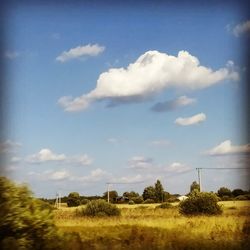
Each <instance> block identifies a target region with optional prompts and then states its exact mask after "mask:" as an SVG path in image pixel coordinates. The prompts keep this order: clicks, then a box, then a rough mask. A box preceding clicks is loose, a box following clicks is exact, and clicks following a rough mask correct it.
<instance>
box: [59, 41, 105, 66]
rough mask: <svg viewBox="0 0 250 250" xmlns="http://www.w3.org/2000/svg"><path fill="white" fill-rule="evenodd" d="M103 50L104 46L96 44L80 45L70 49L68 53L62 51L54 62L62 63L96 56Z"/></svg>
mask: <svg viewBox="0 0 250 250" xmlns="http://www.w3.org/2000/svg"><path fill="white" fill-rule="evenodd" d="M104 50H105V47H104V46H100V45H98V44H93V45H92V44H88V45H80V46H78V47H75V48H72V49H70V50H68V51H63V52H62V53H61V54H60V55H59V56H58V57H57V58H56V61H58V62H61V63H64V62H67V61H69V60H73V59H77V58H78V59H79V58H85V57H88V56H97V55H99V54H100V53H102V52H103V51H104Z"/></svg>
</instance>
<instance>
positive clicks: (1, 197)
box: [0, 177, 59, 249]
mask: <svg viewBox="0 0 250 250" xmlns="http://www.w3.org/2000/svg"><path fill="white" fill-rule="evenodd" d="M0 217H1V220H0V232H1V233H0V249H57V248H58V247H57V246H56V244H57V243H58V242H59V241H58V240H57V238H58V237H59V236H58V234H57V229H56V227H55V225H54V222H53V214H52V211H51V206H50V205H49V204H48V203H45V202H43V201H41V200H39V199H36V198H34V197H33V196H32V194H31V192H30V191H29V189H28V188H27V187H26V186H23V185H16V184H14V183H12V182H11V181H10V180H8V179H7V178H5V177H0Z"/></svg>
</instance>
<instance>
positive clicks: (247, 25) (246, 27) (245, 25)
mask: <svg viewBox="0 0 250 250" xmlns="http://www.w3.org/2000/svg"><path fill="white" fill-rule="evenodd" d="M232 32H233V34H234V35H235V36H236V37H238V36H240V35H242V34H244V33H248V32H250V20H247V21H245V22H242V23H239V24H237V25H236V26H235V27H234V28H233V29H232Z"/></svg>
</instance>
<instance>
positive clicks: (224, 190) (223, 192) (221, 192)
mask: <svg viewBox="0 0 250 250" xmlns="http://www.w3.org/2000/svg"><path fill="white" fill-rule="evenodd" d="M217 193H218V196H219V197H222V196H232V192H231V190H230V189H229V188H226V187H221V188H220V189H219V190H218V191H217Z"/></svg>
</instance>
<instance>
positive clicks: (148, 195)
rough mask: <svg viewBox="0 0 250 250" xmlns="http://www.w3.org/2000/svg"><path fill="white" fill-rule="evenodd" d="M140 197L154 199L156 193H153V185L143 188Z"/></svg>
mask: <svg viewBox="0 0 250 250" xmlns="http://www.w3.org/2000/svg"><path fill="white" fill-rule="evenodd" d="M142 197H143V199H144V201H145V200H147V199H150V200H154V201H155V200H156V195H155V188H154V187H153V186H148V187H146V188H145V189H144V191H143V194H142Z"/></svg>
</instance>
